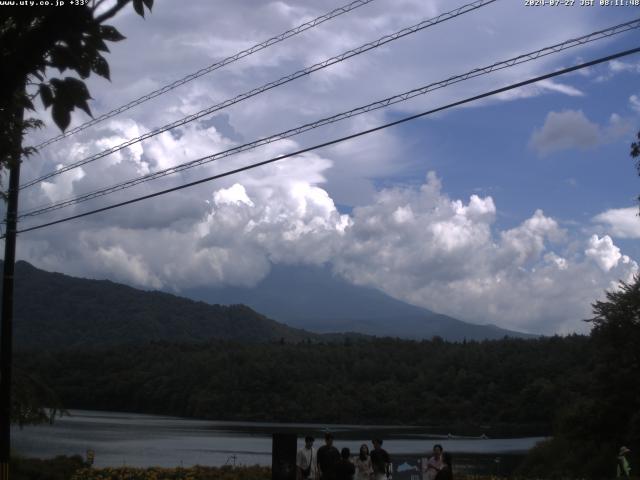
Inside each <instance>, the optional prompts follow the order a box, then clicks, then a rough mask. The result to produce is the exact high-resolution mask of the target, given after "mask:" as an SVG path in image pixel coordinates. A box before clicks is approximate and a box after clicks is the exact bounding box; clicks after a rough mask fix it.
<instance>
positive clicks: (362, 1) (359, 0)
mask: <svg viewBox="0 0 640 480" xmlns="http://www.w3.org/2000/svg"><path fill="white" fill-rule="evenodd" d="M373 1H374V0H356V1H354V2H351V3H349V4H347V5H344V6H342V7H338V8H336V9H334V10H331V11H330V12H328V13H325V14H324V15H321V16H319V17H316V18H314V19H313V20H310V21H308V22H305V23H303V24H301V25H298V26H297V27H295V28H292V29H291V30H287V31H286V32H283V33H281V34H280V35H276V36H275V37H271V38H269V39H268V40H265V41H264V42H261V43H257V44H255V45H253V46H252V47H249V48H247V49H245V50H242V51H240V52H238V53H236V54H234V55H231V56H230V57H227V58H225V59H223V60H220V61H219V62H216V63H213V64H211V65H209V66H208V67H204V68H202V69H200V70H198V71H197V72H194V73H191V74H189V75H187V76H186V77H183V78H181V79H179V80H176V81H174V82H172V83H169V84H168V85H165V86H164V87H161V88H159V89H157V90H154V91H153V92H150V93H147V94H146V95H144V96H142V97H139V98H137V99H135V100H132V101H130V102H129V103H127V104H125V105H122V106H120V107H118V108H114V109H113V110H111V111H109V112H107V113H104V114H102V115H100V116H99V117H96V118H93V119H91V120H89V121H87V122H85V123H83V124H82V125H78V126H77V127H75V128H72V129H71V130H68V131H67V132H64V133H61V134H60V135H57V136H55V137H52V138H50V139H48V140H46V141H44V142H42V143H40V144H39V145H36V147H35V148H38V149H40V148H44V147H46V146H48V145H51V144H52V143H55V142H57V141H58V140H62V139H63V138H66V137H69V136H71V135H73V134H75V133H78V132H81V131H82V130H85V129H87V128H89V127H91V126H93V125H96V124H98V123H100V122H103V121H105V120H108V119H109V118H112V117H115V116H116V115H118V114H120V113H122V112H125V111H127V110H129V109H131V108H133V107H136V106H138V105H140V104H142V103H144V102H146V101H147V100H151V99H152V98H155V97H158V96H160V95H163V94H165V93H167V92H169V91H171V90H174V89H176V88H178V87H180V86H181V85H184V84H185V83H188V82H190V81H192V80H195V79H196V78H199V77H202V76H203V75H206V74H208V73H211V72H213V71H214V70H217V69H219V68H222V67H224V66H226V65H229V64H231V63H234V62H236V61H238V60H240V59H242V58H244V57H248V56H249V55H252V54H254V53H257V52H259V51H261V50H264V49H265V48H268V47H270V46H272V45H275V44H276V43H280V42H282V41H283V40H286V39H287V38H291V37H293V36H295V35H298V34H300V33H302V32H304V31H306V30H309V29H311V28H314V27H316V26H318V25H320V24H322V23H324V22H326V21H327V20H331V19H333V18H336V17H339V16H340V15H343V14H345V13H348V12H350V11H352V10H355V9H356V8H359V7H362V6H363V5H366V4H368V3H371V2H373Z"/></svg>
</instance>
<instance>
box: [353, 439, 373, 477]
mask: <svg viewBox="0 0 640 480" xmlns="http://www.w3.org/2000/svg"><path fill="white" fill-rule="evenodd" d="M353 464H354V465H355V466H356V476H355V480H371V476H372V475H373V465H372V464H371V457H370V456H369V447H367V445H366V444H365V443H363V444H362V446H361V447H360V454H359V455H358V456H357V457H356V458H355V460H354V462H353Z"/></svg>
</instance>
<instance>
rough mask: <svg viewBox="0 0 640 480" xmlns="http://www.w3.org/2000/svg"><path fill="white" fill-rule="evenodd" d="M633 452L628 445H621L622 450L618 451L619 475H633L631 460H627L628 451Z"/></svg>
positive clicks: (617, 474)
mask: <svg viewBox="0 0 640 480" xmlns="http://www.w3.org/2000/svg"><path fill="white" fill-rule="evenodd" d="M629 452H631V450H629V449H628V448H627V447H620V451H619V452H618V467H617V469H616V470H617V471H616V476H617V477H630V476H631V465H629V460H627V453H629Z"/></svg>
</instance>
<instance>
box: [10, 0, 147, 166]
mask: <svg viewBox="0 0 640 480" xmlns="http://www.w3.org/2000/svg"><path fill="white" fill-rule="evenodd" d="M131 2H133V7H134V9H135V10H136V12H137V13H138V14H139V15H141V16H144V7H145V6H146V7H147V8H148V9H149V10H151V7H152V5H153V0H117V1H116V2H115V4H113V3H111V4H110V5H111V6H110V7H109V8H105V7H104V4H105V0H98V1H97V2H95V1H92V2H89V1H87V2H84V3H85V4H84V5H73V4H71V5H70V4H69V2H67V5H64V6H16V7H7V6H5V7H2V12H1V13H2V17H0V65H2V75H0V93H1V95H0V170H4V169H6V168H7V166H8V165H9V164H10V162H11V161H12V159H16V158H21V157H23V156H26V155H29V154H30V153H33V149H32V148H25V147H23V145H22V139H23V137H24V134H25V133H26V132H27V131H28V130H29V129H31V128H34V127H38V126H41V125H42V124H41V122H39V121H37V120H35V119H26V120H25V119H24V111H25V110H34V109H35V106H34V100H35V99H36V98H37V97H39V98H40V100H41V102H42V104H43V106H44V107H45V108H49V107H51V114H52V117H53V120H54V121H55V123H56V125H58V127H60V128H61V129H62V130H65V129H66V128H67V127H68V126H69V122H70V120H71V112H72V111H73V110H74V109H75V108H80V109H82V110H84V111H85V112H86V113H87V114H89V115H90V114H91V110H90V108H89V104H88V101H89V99H90V98H91V96H90V94H89V91H88V89H87V87H86V85H85V84H84V82H83V80H84V79H86V78H88V77H89V76H90V75H91V73H95V74H96V75H99V76H101V77H104V78H106V79H109V64H108V63H107V61H106V59H105V58H104V56H103V54H104V53H105V52H108V51H109V48H108V47H107V43H106V42H117V41H120V40H123V39H124V38H125V37H124V36H123V35H121V34H120V32H118V30H116V29H115V28H114V27H113V26H110V25H106V24H105V22H107V21H108V20H109V19H111V18H112V17H114V16H115V15H116V14H117V13H118V12H119V11H120V10H122V8H124V7H125V6H126V5H127V4H129V3H131ZM51 3H53V2H51ZM56 70H57V72H56ZM65 72H73V73H74V74H75V75H74V76H65V77H64V78H57V77H55V78H51V77H50V75H52V74H54V75H55V74H56V73H59V74H64V73H65ZM77 77H79V78H77Z"/></svg>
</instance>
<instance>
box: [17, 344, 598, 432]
mask: <svg viewBox="0 0 640 480" xmlns="http://www.w3.org/2000/svg"><path fill="white" fill-rule="evenodd" d="M591 356H592V355H591V344H590V342H589V339H588V338H587V337H582V336H571V337H566V338H560V337H554V338H544V339H535V340H519V339H504V340H500V341H485V342H466V343H447V342H444V341H442V340H439V339H434V340H432V341H423V342H412V341H404V340H392V339H376V340H371V341H352V340H346V341H345V342H343V343H341V344H336V343H333V344H313V343H307V342H302V343H297V344H289V343H280V342H276V343H271V344H259V345H256V344H253V345H247V344H239V343H229V342H216V343H207V344H191V345H185V344H169V343H156V344H153V345H149V346H146V347H132V346H123V347H117V348H108V349H102V350H74V351H64V352H58V353H29V354H21V355H20V354H19V355H18V356H17V359H16V363H17V364H18V365H19V366H20V367H21V368H22V369H23V370H25V371H28V372H31V373H33V374H35V373H36V372H37V374H39V375H40V377H41V378H44V379H46V381H47V383H49V384H50V386H51V387H52V388H53V389H54V391H56V392H57V394H58V395H59V396H60V398H61V401H62V404H63V405H64V406H65V407H67V408H87V409H106V410H123V411H135V412H147V413H159V414H171V415H179V416H189V417H199V418H209V419H221V420H222V419H224V420H274V421H288V422H332V423H334V422H335V423H371V424H378V423H383V424H413V425H428V426H436V427H437V426H440V427H442V428H443V429H444V430H443V431H444V432H445V433H446V432H448V431H454V430H455V429H456V428H458V431H460V429H465V430H468V429H470V428H471V429H472V430H475V431H478V430H479V429H480V428H481V427H483V428H485V429H486V428H487V427H489V426H490V427H492V428H493V429H499V428H502V429H508V430H511V431H512V432H513V433H537V434H548V433H550V432H551V428H552V424H553V421H554V418H555V412H556V411H558V409H560V408H561V406H562V405H563V404H564V403H565V402H567V400H568V399H570V398H572V396H574V395H575V392H577V391H579V390H581V389H583V388H584V386H585V383H586V382H587V379H586V378H587V377H586V376H587V372H588V371H589V370H590V369H591V368H592V365H591V364H590V363H589V361H588V359H589V358H590V357H591ZM507 426H508V427H507ZM483 431H484V430H483ZM503 433H504V432H503ZM487 434H488V435H491V431H487Z"/></svg>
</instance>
